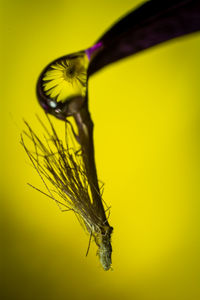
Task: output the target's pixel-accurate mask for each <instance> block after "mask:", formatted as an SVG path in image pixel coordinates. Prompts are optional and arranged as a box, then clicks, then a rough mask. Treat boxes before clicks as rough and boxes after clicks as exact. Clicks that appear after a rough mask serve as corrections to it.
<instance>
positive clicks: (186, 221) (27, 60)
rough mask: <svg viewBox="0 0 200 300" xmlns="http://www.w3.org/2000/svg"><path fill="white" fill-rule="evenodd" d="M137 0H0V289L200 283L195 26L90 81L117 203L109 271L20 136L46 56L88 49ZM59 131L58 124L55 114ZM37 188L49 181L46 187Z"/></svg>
mask: <svg viewBox="0 0 200 300" xmlns="http://www.w3.org/2000/svg"><path fill="white" fill-rule="evenodd" d="M139 3H142V1H141V0H138V1H136V0H135V1H133V0H132V1H131V0H123V1H121V0H112V1H106V0H101V1H91V0H86V1H80V0H79V1H78V0H74V1H68V0H65V1H63V0H56V1H49V0H35V1H25V0H24V1H23V0H17V1H14V0H7V1H6V0H1V9H0V11H1V18H0V20H1V23H2V24H1V29H2V32H1V51H2V53H1V81H0V82H1V85H0V86H1V119H0V122H1V141H2V143H1V170H2V172H1V283H2V289H1V294H2V299H9V300H15V299H21V300H31V299H38V300H39V299H42V300H43V299H47V300H54V299H55V300H57V299H58V300H61V299H88V300H90V299H104V300H107V299H124V300H125V299H136V300H149V299H159V300H161V299H167V300H171V299H177V300H178V299H181V300H183V299H188V300H197V299H199V298H200V291H199V279H200V278H199V277H200V276H199V274H200V273H199V267H200V257H199V229H200V221H199V206H200V205H199V190H200V189H199V178H200V174H199V170H200V169H199V150H200V101H199V96H200V87H199V75H200V71H199V70H200V61H199V51H200V36H199V35H198V34H193V35H190V36H188V37H184V38H180V39H177V40H175V41H172V42H169V43H165V44H163V45H161V46H159V47H155V48H152V49H150V50H148V51H146V52H143V53H140V54H138V55H136V56H134V57H131V58H128V59H125V60H123V61H121V62H119V63H116V64H115V65H113V66H109V67H107V68H105V69H104V70H102V71H101V72H99V73H98V74H96V75H95V76H94V77H93V78H91V79H90V81H89V100H90V110H91V113H92V118H93V120H94V121H95V149H96V163H97V169H98V175H99V178H100V179H101V180H103V181H104V182H105V183H106V186H105V192H104V199H105V201H106V202H107V204H108V205H111V206H112V209H111V216H110V219H109V221H110V224H111V225H112V226H113V227H114V233H113V237H112V241H113V271H110V272H104V271H103V270H102V268H101V267H100V265H99V262H98V259H97V257H96V255H95V253H96V246H95V245H94V244H92V246H91V249H90V253H89V256H88V257H87V258H85V253H86V250H87V245H88V236H87V235H86V234H85V233H84V231H83V230H82V228H81V227H80V225H79V223H78V221H77V220H76V218H75V216H74V215H73V214H72V213H70V212H68V213H61V212H60V211H59V209H58V208H57V206H56V204H55V203H54V202H53V201H51V200H50V199H48V198H47V197H45V196H43V195H42V194H40V193H38V192H36V191H35V190H33V189H31V188H30V187H29V186H27V185H26V183H27V182H30V183H32V184H33V185H35V186H37V187H40V188H43V187H42V183H41V181H40V178H39V176H38V175H37V174H36V172H35V170H34V169H33V168H32V167H31V166H30V162H29V161H28V158H27V156H26V154H25V152H24V150H23V148H22V147H21V146H20V143H19V141H20V133H21V131H22V129H23V128H24V125H23V122H22V118H25V119H26V120H28V121H29V123H30V124H31V125H32V127H33V128H34V129H35V130H36V132H38V131H39V130H40V126H39V125H38V122H37V120H36V117H35V113H37V114H39V115H40V116H41V117H42V118H43V112H42V109H41V107H40V106H39V105H38V102H37V99H36V95H35V84H36V81H37V78H38V75H39V73H40V72H41V70H42V69H43V67H44V66H46V64H48V63H49V62H51V61H52V60H53V59H55V58H57V57H59V56H62V55H64V54H68V53H72V52H76V51H79V50H82V49H85V48H87V47H89V46H90V45H92V43H93V42H94V41H95V40H96V39H97V38H98V37H99V36H100V35H101V34H102V33H103V32H104V31H105V30H106V29H108V27H109V26H110V25H111V24H112V23H113V22H115V21H116V20H117V19H118V18H119V17H120V16H122V15H124V14H125V13H126V12H127V11H129V10H130V9H132V8H133V7H135V6H137V5H138V4H139ZM56 126H57V128H58V130H59V131H60V132H61V131H62V130H63V127H64V124H63V123H62V122H61V121H56ZM43 189H44V188H43Z"/></svg>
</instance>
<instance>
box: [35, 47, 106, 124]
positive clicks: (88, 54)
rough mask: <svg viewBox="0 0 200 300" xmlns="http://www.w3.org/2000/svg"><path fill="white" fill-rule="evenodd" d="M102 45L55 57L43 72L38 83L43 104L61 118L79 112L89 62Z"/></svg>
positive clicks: (83, 96) (83, 97)
mask: <svg viewBox="0 0 200 300" xmlns="http://www.w3.org/2000/svg"><path fill="white" fill-rule="evenodd" d="M101 46H102V45H101V44H100V43H97V44H96V45H94V46H92V47H91V48H88V49H86V50H85V51H80V52H77V53H73V54H69V55H66V56H63V57H61V58H58V59H56V60H54V61H53V62H52V63H50V64H49V65H48V66H47V67H46V68H45V69H44V70H43V72H42V73H41V75H40V77H39V80H38V83H37V96H38V100H39V102H40V105H41V106H42V107H43V109H44V110H45V111H46V112H47V113H50V114H53V115H54V116H56V117H57V118H59V119H66V117H67V116H69V115H72V114H74V113H76V112H77V111H78V110H79V109H80V108H81V106H82V105H83V103H84V102H85V99H86V95H87V80H88V76H87V70H88V66H89V62H90V60H91V58H92V57H93V56H94V54H95V53H96V52H97V51H98V49H99V48H100V47H101Z"/></svg>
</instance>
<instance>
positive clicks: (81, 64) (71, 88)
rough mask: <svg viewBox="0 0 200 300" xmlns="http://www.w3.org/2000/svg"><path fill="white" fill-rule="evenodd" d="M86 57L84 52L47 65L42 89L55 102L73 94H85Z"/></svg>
mask: <svg viewBox="0 0 200 300" xmlns="http://www.w3.org/2000/svg"><path fill="white" fill-rule="evenodd" d="M88 62H89V61H88V58H87V56H86V54H85V53H80V54H79V55H78V56H75V57H70V56H69V57H64V58H61V59H59V60H57V61H56V62H54V63H53V64H52V65H50V66H49V68H48V69H47V71H46V72H45V73H44V77H43V79H42V80H43V91H44V93H45V94H46V95H47V96H48V97H50V98H51V99H56V101H57V102H59V101H61V102H65V101H66V100H67V98H71V97H73V96H77V95H78V96H83V97H84V96H85V94H86V85H87V73H86V71H87V67H88Z"/></svg>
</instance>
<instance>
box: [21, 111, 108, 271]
mask: <svg viewBox="0 0 200 300" xmlns="http://www.w3.org/2000/svg"><path fill="white" fill-rule="evenodd" d="M47 119H48V122H49V127H50V128H49V129H48V128H47V127H46V126H45V125H44V124H43V122H42V121H41V120H40V119H39V121H40V123H41V125H42V127H43V130H44V136H43V138H42V139H41V138H39V136H38V135H37V134H36V133H35V132H34V131H33V130H32V128H31V126H30V125H29V124H28V122H26V121H24V122H25V125H26V130H25V131H24V132H23V133H22V135H21V144H22V146H23V148H24V149H25V151H26V153H27V155H28V157H29V159H30V161H31V163H32V165H33V166H34V168H35V169H36V171H37V173H38V174H39V176H40V177H41V180H42V181H43V183H44V186H45V188H46V192H44V191H42V190H40V189H38V188H36V187H34V186H32V185H31V184H29V185H31V186H32V187H33V188H35V189H36V190H38V191H40V192H41V193H43V194H45V195H47V196H48V197H50V198H52V199H53V200H54V201H55V202H56V203H57V204H58V206H59V208H60V209H61V210H62V211H67V210H72V211H73V212H74V213H75V215H76V217H77V218H78V220H79V222H80V223H81V225H82V226H83V227H84V229H86V231H88V233H89V234H90V236H93V237H94V240H95V241H96V240H97V238H96V237H97V236H98V237H99V236H101V235H102V234H104V231H105V224H104V223H105V222H104V221H102V218H101V215H100V214H98V211H97V210H96V207H95V206H94V205H93V201H92V198H91V192H90V184H89V182H88V178H87V175H86V170H85V166H84V164H83V162H82V159H81V149H79V151H77V149H75V148H74V147H72V146H70V145H69V139H70V136H69V135H68V134H67V129H68V130H69V131H70V130H72V128H71V125H70V126H68V121H66V135H67V137H66V145H65V146H64V144H63V141H62V140H61V139H59V137H58V134H57V132H56V130H55V128H54V126H53V123H52V121H51V120H50V118H49V117H48V115H47ZM72 134H73V131H72ZM25 137H28V139H29V140H30V141H31V144H32V146H31V145H30V144H29V146H27V140H26V142H25ZM101 197H102V192H101ZM102 202H103V200H102ZM108 210H109V208H108ZM102 240H103V239H102ZM109 242H110V236H109ZM96 243H97V242H96ZM97 245H98V247H99V250H98V253H99V251H102V245H101V243H97ZM111 249H112V248H111ZM111 251H112V250H111ZM99 257H100V256H99ZM110 257H111V252H110ZM100 261H101V259H100ZM110 265H111V258H110ZM102 266H103V265H102ZM103 267H104V266H103ZM108 268H109V267H108V266H107V267H106V268H104V269H108Z"/></svg>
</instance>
